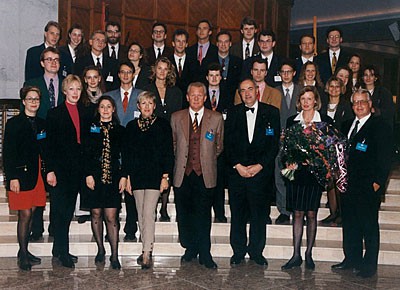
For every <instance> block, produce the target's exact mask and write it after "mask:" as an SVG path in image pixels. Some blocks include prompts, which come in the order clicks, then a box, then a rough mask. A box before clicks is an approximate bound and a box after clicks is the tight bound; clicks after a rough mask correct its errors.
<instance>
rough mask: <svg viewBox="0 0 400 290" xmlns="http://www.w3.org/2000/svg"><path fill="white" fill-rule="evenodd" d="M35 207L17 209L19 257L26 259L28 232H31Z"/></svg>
mask: <svg viewBox="0 0 400 290" xmlns="http://www.w3.org/2000/svg"><path fill="white" fill-rule="evenodd" d="M35 209H36V207H33V208H31V209H23V210H19V211H18V224H17V237H18V244H19V256H20V257H21V259H28V253H29V251H28V241H29V233H30V232H31V227H32V216H33V213H34V211H35Z"/></svg>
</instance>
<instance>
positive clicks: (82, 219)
mask: <svg viewBox="0 0 400 290" xmlns="http://www.w3.org/2000/svg"><path fill="white" fill-rule="evenodd" d="M90 219H91V217H90V215H80V216H78V224H84V223H86V222H87V221H90Z"/></svg>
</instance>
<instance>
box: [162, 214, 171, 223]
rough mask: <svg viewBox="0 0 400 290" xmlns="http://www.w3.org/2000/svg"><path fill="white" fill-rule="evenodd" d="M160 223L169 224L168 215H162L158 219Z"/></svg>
mask: <svg viewBox="0 0 400 290" xmlns="http://www.w3.org/2000/svg"><path fill="white" fill-rule="evenodd" d="M159 221H160V222H170V221H171V218H170V217H169V215H168V214H162V215H161V216H160V219H159Z"/></svg>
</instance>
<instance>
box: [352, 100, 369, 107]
mask: <svg viewBox="0 0 400 290" xmlns="http://www.w3.org/2000/svg"><path fill="white" fill-rule="evenodd" d="M368 103H369V101H368V100H358V101H353V106H359V105H361V106H363V105H366V104H368Z"/></svg>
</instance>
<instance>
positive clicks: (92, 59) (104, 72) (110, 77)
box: [74, 30, 119, 91]
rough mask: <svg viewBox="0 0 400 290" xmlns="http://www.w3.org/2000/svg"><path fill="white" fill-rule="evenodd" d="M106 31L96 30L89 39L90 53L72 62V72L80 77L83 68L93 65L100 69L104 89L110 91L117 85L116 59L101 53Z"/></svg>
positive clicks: (105, 40)
mask: <svg viewBox="0 0 400 290" xmlns="http://www.w3.org/2000/svg"><path fill="white" fill-rule="evenodd" d="M106 42H107V38H106V33H105V32H104V31H102V30H96V31H94V32H93V33H92V35H91V36H90V39H89V44H90V46H91V50H90V53H89V54H87V55H85V56H82V57H79V58H78V59H77V60H76V62H75V64H74V74H76V75H79V76H81V77H82V74H83V71H84V69H85V68H86V67H87V66H89V65H95V66H97V67H99V68H100V70H101V77H102V78H103V80H104V81H105V84H106V91H112V90H115V89H117V88H118V87H119V78H118V61H117V60H115V59H113V58H111V57H109V56H108V55H106V54H104V53H103V49H104V48H105V46H106Z"/></svg>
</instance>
